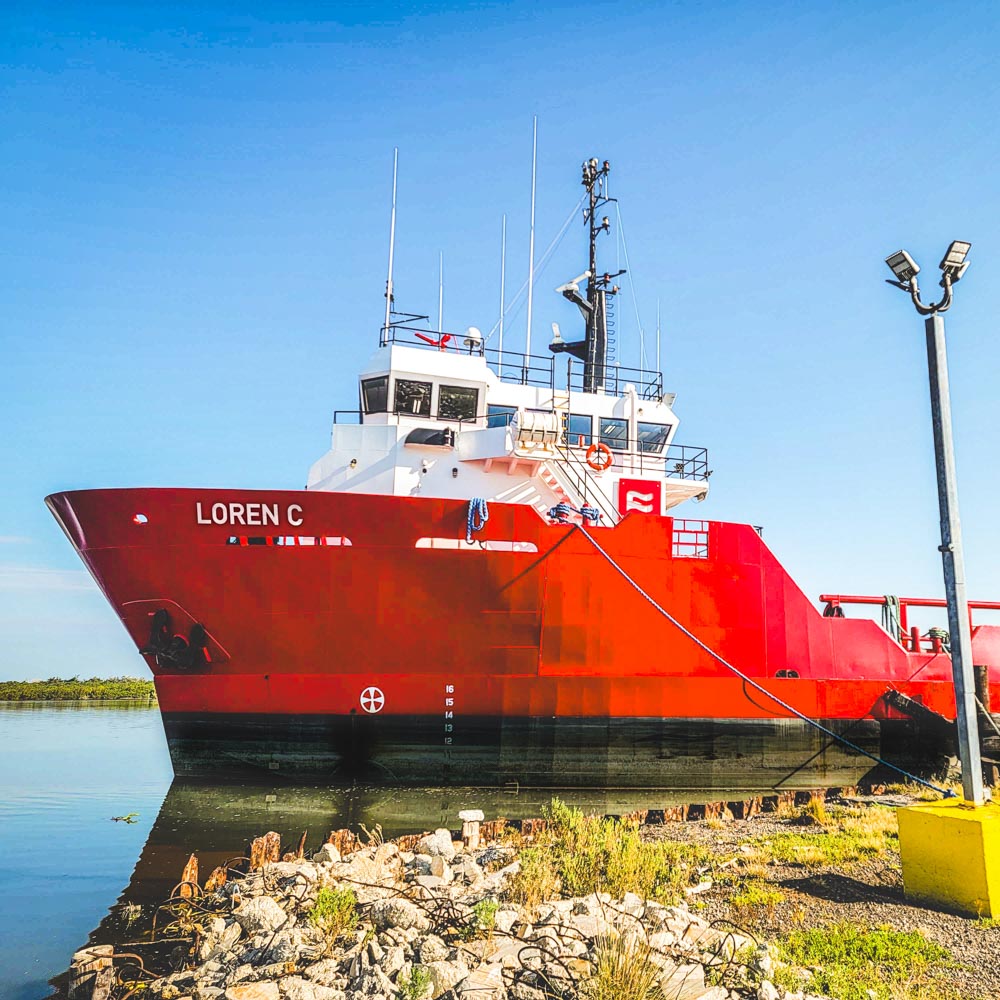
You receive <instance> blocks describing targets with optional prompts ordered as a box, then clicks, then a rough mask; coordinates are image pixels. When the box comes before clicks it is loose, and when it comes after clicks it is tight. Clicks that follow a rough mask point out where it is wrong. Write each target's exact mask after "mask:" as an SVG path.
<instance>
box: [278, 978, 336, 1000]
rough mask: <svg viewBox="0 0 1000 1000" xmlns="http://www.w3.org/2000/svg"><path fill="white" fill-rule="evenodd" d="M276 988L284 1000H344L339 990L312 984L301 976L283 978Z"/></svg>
mask: <svg viewBox="0 0 1000 1000" xmlns="http://www.w3.org/2000/svg"><path fill="white" fill-rule="evenodd" d="M278 988H279V989H280V990H281V995H282V996H283V997H285V1000H344V994H343V993H342V992H341V991H340V990H332V989H330V988H329V987H328V986H321V985H320V984H319V983H312V982H310V981H309V980H308V979H303V978H302V977H301V976H285V977H284V978H282V979H279V980H278Z"/></svg>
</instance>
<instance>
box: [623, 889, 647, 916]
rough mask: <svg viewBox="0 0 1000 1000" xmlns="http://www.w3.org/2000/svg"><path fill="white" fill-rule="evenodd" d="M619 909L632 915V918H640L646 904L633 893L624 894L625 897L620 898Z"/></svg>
mask: <svg viewBox="0 0 1000 1000" xmlns="http://www.w3.org/2000/svg"><path fill="white" fill-rule="evenodd" d="M619 909H622V910H624V911H625V912H626V913H630V914H632V916H633V917H639V916H642V914H643V912H644V911H645V909H646V902H645V900H644V899H642V897H641V896H637V895H636V894H635V893H634V892H626V893H625V895H624V896H622V901H621V904H620V906H619Z"/></svg>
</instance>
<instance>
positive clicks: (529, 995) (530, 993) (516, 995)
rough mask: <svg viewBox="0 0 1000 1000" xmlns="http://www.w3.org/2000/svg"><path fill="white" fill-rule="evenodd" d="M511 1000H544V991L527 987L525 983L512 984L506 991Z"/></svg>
mask: <svg viewBox="0 0 1000 1000" xmlns="http://www.w3.org/2000/svg"><path fill="white" fill-rule="evenodd" d="M507 996H509V997H510V998H511V1000H545V991H544V990H540V989H536V988H535V987H534V986H529V985H528V984H527V983H514V985H513V986H512V987H511V988H510V989H509V990H508V991H507Z"/></svg>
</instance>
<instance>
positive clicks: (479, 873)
mask: <svg viewBox="0 0 1000 1000" xmlns="http://www.w3.org/2000/svg"><path fill="white" fill-rule="evenodd" d="M453 870H454V872H455V874H456V875H457V876H458V877H459V878H464V879H465V880H466V881H467V882H471V883H472V884H473V885H475V884H476V883H477V882H479V881H481V880H482V879H483V876H484V875H485V873H484V872H483V870H482V868H480V867H479V865H477V864H476V862H475V861H473V859H472V858H469V857H464V858H455V863H454V866H453Z"/></svg>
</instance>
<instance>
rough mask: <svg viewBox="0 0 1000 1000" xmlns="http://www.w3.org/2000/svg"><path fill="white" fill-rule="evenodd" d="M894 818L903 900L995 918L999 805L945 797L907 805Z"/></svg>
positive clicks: (999, 899) (999, 891) (999, 879)
mask: <svg viewBox="0 0 1000 1000" xmlns="http://www.w3.org/2000/svg"><path fill="white" fill-rule="evenodd" d="M896 816H897V818H898V820H899V854H900V857H901V858H902V861H903V888H904V889H905V891H906V895H907V897H908V898H910V899H914V900H917V901H919V902H922V903H927V904H930V905H932V906H940V907H941V908H943V909H949V910H958V911H960V912H962V913H968V914H969V915H970V916H974V917H980V916H981V917H998V916H1000V805H997V804H994V803H987V804H986V805H982V806H971V805H968V804H967V803H966V802H965V801H964V800H962V799H945V800H944V801H942V802H927V803H921V804H920V805H914V806H906V807H905V808H903V809H898V810H897V811H896Z"/></svg>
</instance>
